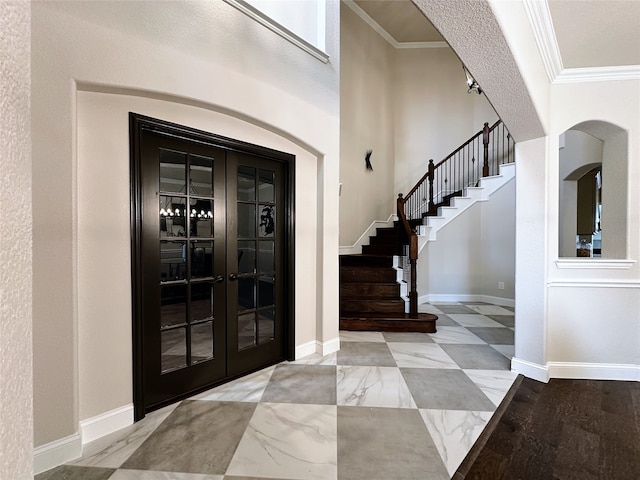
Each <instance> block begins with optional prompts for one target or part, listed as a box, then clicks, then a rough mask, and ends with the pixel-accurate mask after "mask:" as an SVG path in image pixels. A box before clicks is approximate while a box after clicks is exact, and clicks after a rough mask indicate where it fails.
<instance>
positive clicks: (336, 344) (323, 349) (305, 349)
mask: <svg viewBox="0 0 640 480" xmlns="http://www.w3.org/2000/svg"><path fill="white" fill-rule="evenodd" d="M338 350H340V337H336V338H334V339H331V340H327V341H326V342H318V341H317V340H312V341H310V342H307V343H303V344H302V345H298V346H297V347H296V354H295V355H296V360H299V359H301V358H303V357H306V356H308V355H312V354H314V353H319V354H320V355H322V356H323V357H324V356H325V355H329V354H330V353H334V352H337V351H338Z"/></svg>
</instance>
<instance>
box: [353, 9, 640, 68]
mask: <svg viewBox="0 0 640 480" xmlns="http://www.w3.org/2000/svg"><path fill="white" fill-rule="evenodd" d="M354 1H355V3H356V4H357V6H358V7H360V8H361V9H362V10H363V11H364V12H365V13H366V14H367V15H369V16H370V17H371V18H372V19H373V20H374V21H375V22H376V23H378V25H380V26H381V27H382V28H383V29H384V30H385V31H386V32H387V33H388V34H389V35H391V37H393V39H394V40H396V41H397V42H398V43H404V42H442V41H443V40H444V39H443V38H442V36H441V35H440V33H439V32H438V31H437V30H436V29H435V28H434V27H433V25H432V24H431V22H430V21H429V20H427V18H426V17H425V16H424V15H423V14H422V12H421V11H420V10H419V9H418V8H416V6H415V5H414V3H413V2H411V1H410V0H354ZM547 3H548V5H549V11H550V14H551V20H552V23H553V26H554V30H555V35H556V40H557V43H558V50H559V52H560V56H561V58H562V63H563V67H564V68H577V67H603V66H623V65H640V0H547Z"/></svg>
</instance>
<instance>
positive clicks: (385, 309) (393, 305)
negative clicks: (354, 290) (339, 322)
mask: <svg viewBox="0 0 640 480" xmlns="http://www.w3.org/2000/svg"><path fill="white" fill-rule="evenodd" d="M404 311H405V301H404V300H403V299H402V298H378V299H376V300H372V299H370V298H353V297H347V298H341V299H340V312H341V315H342V314H345V315H348V314H355V315H359V314H360V313H362V312H378V313H404Z"/></svg>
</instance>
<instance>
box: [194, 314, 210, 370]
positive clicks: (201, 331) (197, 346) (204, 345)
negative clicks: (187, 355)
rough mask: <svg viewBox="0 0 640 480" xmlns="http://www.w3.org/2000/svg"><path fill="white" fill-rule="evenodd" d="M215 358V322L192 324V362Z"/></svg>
mask: <svg viewBox="0 0 640 480" xmlns="http://www.w3.org/2000/svg"><path fill="white" fill-rule="evenodd" d="M211 358H213V322H205V323H199V324H198V325H192V326H191V364H194V363H198V362H202V361H204V360H209V359H211Z"/></svg>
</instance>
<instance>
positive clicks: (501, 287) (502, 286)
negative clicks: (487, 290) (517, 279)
mask: <svg viewBox="0 0 640 480" xmlns="http://www.w3.org/2000/svg"><path fill="white" fill-rule="evenodd" d="M498 290H504V282H498Z"/></svg>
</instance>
